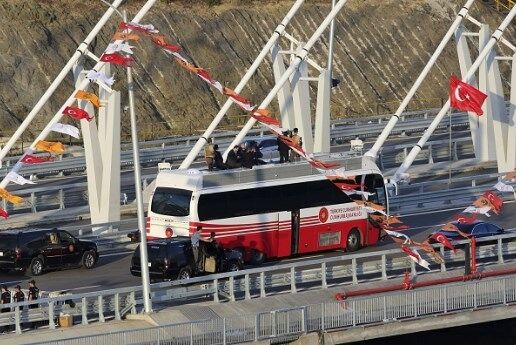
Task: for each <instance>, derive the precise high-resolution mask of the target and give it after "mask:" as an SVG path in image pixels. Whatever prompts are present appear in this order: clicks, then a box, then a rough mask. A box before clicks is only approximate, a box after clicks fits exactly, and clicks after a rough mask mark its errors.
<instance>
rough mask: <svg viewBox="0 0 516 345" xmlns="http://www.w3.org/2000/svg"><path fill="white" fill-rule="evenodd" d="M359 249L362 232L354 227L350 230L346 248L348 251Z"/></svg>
mask: <svg viewBox="0 0 516 345" xmlns="http://www.w3.org/2000/svg"><path fill="white" fill-rule="evenodd" d="M358 249H360V232H359V231H358V230H357V229H353V230H351V231H350V232H349V235H348V239H347V241H346V250H347V251H348V252H354V251H357V250H358Z"/></svg>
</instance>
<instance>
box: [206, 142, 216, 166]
mask: <svg viewBox="0 0 516 345" xmlns="http://www.w3.org/2000/svg"><path fill="white" fill-rule="evenodd" d="M204 159H206V164H208V170H209V171H212V170H213V163H214V162H215V149H214V148H213V144H212V140H211V138H208V139H206V145H205V146H204Z"/></svg>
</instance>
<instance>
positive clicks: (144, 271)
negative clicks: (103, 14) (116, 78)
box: [100, 0, 152, 314]
mask: <svg viewBox="0 0 516 345" xmlns="http://www.w3.org/2000/svg"><path fill="white" fill-rule="evenodd" d="M100 1H102V2H103V3H105V4H106V5H108V6H109V7H112V6H111V4H109V3H108V2H106V1H104V0H100ZM114 10H115V11H116V13H117V14H118V15H119V16H120V17H121V18H122V20H123V21H124V22H126V23H127V12H126V11H125V10H124V13H123V14H122V13H120V11H118V10H117V9H114ZM126 71H127V93H128V96H129V116H130V119H131V141H132V146H133V162H134V164H133V166H134V188H135V193H136V209H137V216H138V230H139V231H140V269H141V276H142V288H143V306H144V311H145V313H147V314H148V313H151V312H152V301H151V298H150V279H149V266H148V261H149V260H148V256H147V232H146V231H145V215H144V210H143V196H142V188H141V172H140V152H139V150H138V134H137V131H136V114H135V112H134V92H133V91H134V88H133V74H132V68H131V67H130V66H127V69H126ZM124 110H126V108H125V107H124Z"/></svg>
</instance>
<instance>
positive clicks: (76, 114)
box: [63, 107, 93, 121]
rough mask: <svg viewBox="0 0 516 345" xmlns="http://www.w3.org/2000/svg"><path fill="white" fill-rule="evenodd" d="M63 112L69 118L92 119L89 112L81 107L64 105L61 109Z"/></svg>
mask: <svg viewBox="0 0 516 345" xmlns="http://www.w3.org/2000/svg"><path fill="white" fill-rule="evenodd" d="M63 114H65V115H68V116H70V117H71V118H73V119H76V120H87V121H91V119H93V117H91V116H90V114H89V113H88V112H87V111H86V110H84V109H81V108H76V107H66V108H65V109H64V110H63Z"/></svg>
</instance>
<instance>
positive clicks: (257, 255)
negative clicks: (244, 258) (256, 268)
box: [251, 249, 266, 265]
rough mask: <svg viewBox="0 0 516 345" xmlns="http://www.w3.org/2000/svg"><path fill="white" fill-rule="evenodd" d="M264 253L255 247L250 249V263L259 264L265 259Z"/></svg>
mask: <svg viewBox="0 0 516 345" xmlns="http://www.w3.org/2000/svg"><path fill="white" fill-rule="evenodd" d="M265 258H266V255H265V253H264V252H261V251H259V250H256V249H252V250H251V263H252V264H253V265H261V264H263V262H264V261H265Z"/></svg>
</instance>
